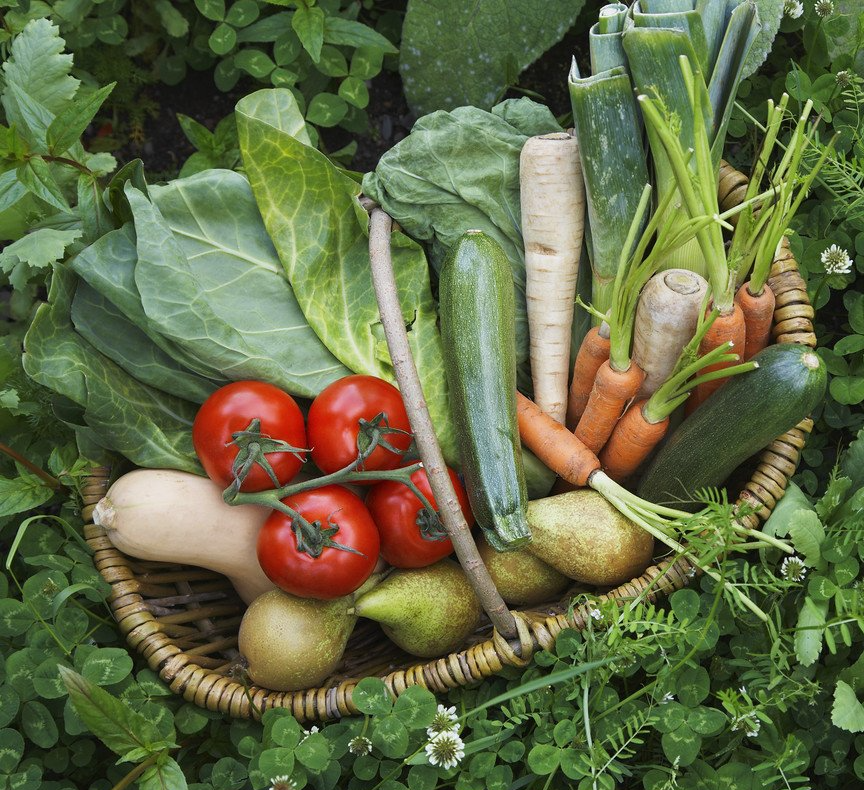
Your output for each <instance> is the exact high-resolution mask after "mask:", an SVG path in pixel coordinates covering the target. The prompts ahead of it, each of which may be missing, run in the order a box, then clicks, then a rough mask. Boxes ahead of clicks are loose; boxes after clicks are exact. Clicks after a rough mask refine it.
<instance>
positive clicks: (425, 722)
mask: <svg viewBox="0 0 864 790" xmlns="http://www.w3.org/2000/svg"><path fill="white" fill-rule="evenodd" d="M437 709H438V702H437V700H436V699H435V695H434V694H433V693H432V692H431V691H429V690H428V689H425V688H423V687H422V686H409V687H408V688H407V689H405V691H403V692H402V693H401V694H400V695H399V696H398V697H397V698H396V704H395V705H394V706H393V713H394V714H395V716H396V717H397V718H398V719H399V720H400V721H401V722H402V723H403V724H404V725H405V726H406V727H408V729H411V730H415V729H422V728H424V727H428V726H429V725H430V724H431V723H432V719H434V718H435V711H436V710H437Z"/></svg>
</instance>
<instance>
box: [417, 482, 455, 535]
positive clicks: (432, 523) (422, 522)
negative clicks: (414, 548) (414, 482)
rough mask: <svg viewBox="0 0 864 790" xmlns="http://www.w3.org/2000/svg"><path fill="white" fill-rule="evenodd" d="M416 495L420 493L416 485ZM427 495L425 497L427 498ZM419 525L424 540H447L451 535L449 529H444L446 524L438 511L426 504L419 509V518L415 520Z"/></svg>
mask: <svg viewBox="0 0 864 790" xmlns="http://www.w3.org/2000/svg"><path fill="white" fill-rule="evenodd" d="M414 489H415V490H414V491H413V493H414V496H417V495H418V494H420V492H419V490H418V489H416V486H414ZM421 497H423V495H422V494H420V496H417V498H418V499H420V498H421ZM425 498H426V497H423V499H425ZM415 523H416V524H417V526H418V527H419V528H420V537H422V538H423V540H430V541H436V540H447V538H448V537H449V536H448V535H447V531H446V530H445V529H444V525H443V524H442V523H441V517H440V516H439V515H438V511H436V510H431V509H429V508H428V507H426V506H424V507H422V508H420V510H419V511H417V519H416V521H415Z"/></svg>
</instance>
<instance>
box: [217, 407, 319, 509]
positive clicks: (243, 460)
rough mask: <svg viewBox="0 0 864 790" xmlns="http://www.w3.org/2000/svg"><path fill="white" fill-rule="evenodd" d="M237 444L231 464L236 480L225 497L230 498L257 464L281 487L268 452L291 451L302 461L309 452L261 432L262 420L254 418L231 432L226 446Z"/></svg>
mask: <svg viewBox="0 0 864 790" xmlns="http://www.w3.org/2000/svg"><path fill="white" fill-rule="evenodd" d="M232 444H233V445H236V446H237V447H238V448H239V451H238V453H237V457H236V458H235V459H234V463H233V464H232V465H231V474H232V475H233V476H234V480H233V481H232V483H231V485H230V486H229V487H228V488H227V489H226V490H225V492H224V494H223V497H224V498H225V499H226V500H228V498H229V497H233V496H234V495H235V494H236V493H238V492H239V491H240V486H241V485H243V481H244V480H245V479H246V476H247V475H248V474H249V471H250V470H251V469H252V467H253V466H255V465H256V464H257V465H258V466H260V467H261V468H262V469H263V470H264V471H265V472H266V473H267V476H268V477H269V478H270V480H271V481H272V483H273V487H274V488H279V480H278V478H277V477H276V472H274V471H273V467H272V466H271V465H270V461H269V460H268V459H267V453H291V454H292V455H294V456H295V457H296V458H298V459H299V460H300V461H303V460H304V458H303V453H305V452H308V450H307V449H306V448H303V447H294V446H293V445H291V444H289V443H288V442H286V441H283V440H282V439H274V438H273V437H272V436H270V435H269V434H266V433H261V420H260V419H258V418H257V417H256V418H254V419H253V420H252V421H251V422H250V423H249V425H247V426H246V428H244V429H243V430H242V431H235V432H234V433H232V434H231V441H230V442H228V444H226V445H225V446H226V447H230V446H231V445H232Z"/></svg>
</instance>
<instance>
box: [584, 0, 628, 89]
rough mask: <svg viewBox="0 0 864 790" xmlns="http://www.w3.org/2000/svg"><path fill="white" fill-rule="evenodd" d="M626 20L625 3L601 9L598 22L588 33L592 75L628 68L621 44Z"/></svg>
mask: <svg viewBox="0 0 864 790" xmlns="http://www.w3.org/2000/svg"><path fill="white" fill-rule="evenodd" d="M626 18H627V6H626V5H624V3H610V4H609V5H604V6H603V8H601V9H600V13H599V15H598V17H597V21H596V22H595V23H594V24H593V25H592V26H591V29H590V30H589V31H588V50H589V53H590V56H591V73H592V74H599V73H601V72H603V71H608V70H609V69H614V68H615V67H616V66H626V64H627V56H626V55H625V54H624V46H623V44H622V43H621V39H622V34H623V32H624V21H625V19H626Z"/></svg>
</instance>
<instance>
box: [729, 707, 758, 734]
mask: <svg viewBox="0 0 864 790" xmlns="http://www.w3.org/2000/svg"><path fill="white" fill-rule="evenodd" d="M732 729H733V730H744V734H745V735H746V736H747V737H748V738H755V737H756V736H757V735H758V734H759V730H760V729H762V722H761V721H759V719H758V718H756V714H755V713H745V714H744V715H743V716H736V717H735V718H734V719H732Z"/></svg>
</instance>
